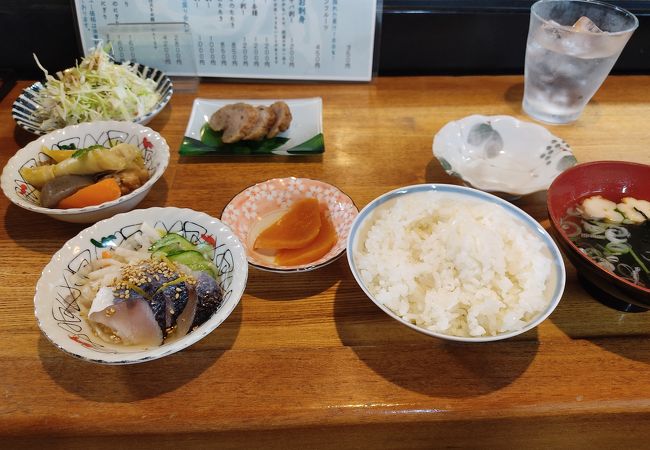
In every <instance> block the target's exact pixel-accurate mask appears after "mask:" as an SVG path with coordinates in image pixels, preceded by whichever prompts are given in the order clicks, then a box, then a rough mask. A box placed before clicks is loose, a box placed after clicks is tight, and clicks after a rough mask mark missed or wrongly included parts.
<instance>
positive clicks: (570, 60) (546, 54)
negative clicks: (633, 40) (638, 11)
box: [523, 0, 639, 124]
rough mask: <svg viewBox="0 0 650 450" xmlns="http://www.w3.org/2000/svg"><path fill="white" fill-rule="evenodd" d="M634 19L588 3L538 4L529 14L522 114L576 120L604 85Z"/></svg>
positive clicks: (556, 0)
mask: <svg viewBox="0 0 650 450" xmlns="http://www.w3.org/2000/svg"><path fill="white" fill-rule="evenodd" d="M638 25H639V21H638V19H637V18H636V17H635V16H634V15H633V14H631V13H630V12H628V11H626V10H624V9H622V8H619V7H617V6H613V5H609V4H607V3H601V2H598V1H589V0H541V1H538V2H537V3H535V4H534V5H533V6H532V8H531V11H530V27H529V29H528V42H527V44H526V64H525V69H524V70H525V72H524V74H525V75H524V78H525V87H524V100H523V109H524V111H525V112H526V113H527V114H528V115H529V116H531V117H533V118H535V119H537V120H540V121H543V122H548V123H556V124H562V123H568V122H572V121H574V120H576V119H577V118H578V117H579V116H580V113H582V110H583V109H584V107H585V105H586V104H587V103H588V102H589V100H590V99H591V97H593V95H594V94H595V93H596V91H597V90H598V88H599V87H600V85H601V84H602V83H603V81H605V78H607V75H608V74H609V72H610V70H611V69H612V66H614V63H615V62H616V60H617V59H618V57H619V55H620V54H621V51H622V50H623V48H624V47H625V44H626V43H627V41H628V40H629V39H630V36H632V33H633V32H634V30H635V29H636V28H637V27H638Z"/></svg>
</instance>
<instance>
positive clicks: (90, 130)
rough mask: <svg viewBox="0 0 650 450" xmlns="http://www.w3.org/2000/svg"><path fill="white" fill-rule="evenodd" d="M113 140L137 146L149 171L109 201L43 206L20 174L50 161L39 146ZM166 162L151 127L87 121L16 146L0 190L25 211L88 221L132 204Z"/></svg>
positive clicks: (165, 153)
mask: <svg viewBox="0 0 650 450" xmlns="http://www.w3.org/2000/svg"><path fill="white" fill-rule="evenodd" d="M116 141H119V142H126V143H129V144H133V145H135V146H136V147H138V148H139V149H140V151H141V152H142V157H143V159H144V164H145V167H146V168H147V170H148V171H149V180H148V181H147V182H146V183H145V184H144V185H142V186H140V187H139V188H138V189H136V190H134V191H133V192H130V193H129V194H127V195H123V196H121V197H120V198H118V199H115V200H112V201H110V202H105V203H102V204H100V205H94V206H87V207H84V208H71V209H59V208H45V207H44V206H41V204H40V201H39V191H38V190H37V189H36V188H35V187H34V186H32V185H30V184H29V183H28V182H27V181H25V179H24V178H23V177H22V175H21V174H20V169H22V168H23V167H33V166H35V165H38V164H42V163H51V162H52V161H51V160H50V158H49V157H48V156H47V155H46V154H45V153H43V152H41V148H42V147H48V148H54V149H61V148H67V147H68V146H70V145H71V144H72V145H74V148H84V147H89V146H91V145H96V144H100V145H104V146H110V143H114V142H116ZM168 165H169V146H168V145H167V141H165V139H164V138H163V137H162V136H161V135H160V134H158V133H156V132H155V131H153V130H152V129H151V128H148V127H145V126H143V125H139V124H137V123H133V122H117V121H104V122H87V123H82V124H79V125H71V126H69V127H65V128H61V129H60V130H56V131H53V132H51V133H49V134H46V135H45V136H42V137H40V138H38V139H36V140H35V141H32V142H30V143H29V144H27V146H25V147H23V148H21V149H20V150H18V151H17V152H16V154H15V155H14V156H12V157H11V159H10V160H9V162H8V163H7V165H6V166H5V168H4V170H3V171H2V179H1V183H2V191H3V192H4V194H5V196H7V198H8V199H9V200H11V202H13V203H14V204H15V205H17V206H20V207H21V208H23V209H26V210H28V211H32V212H35V213H38V214H45V215H47V216H49V217H52V218H53V219H57V220H61V221H64V222H75V223H92V222H96V221H98V220H101V219H106V218H107V217H111V216H113V215H115V214H119V213H123V212H126V211H130V210H132V209H133V208H135V207H136V206H137V205H138V204H139V203H140V202H141V201H142V200H144V198H145V197H146V196H147V194H148V193H149V191H150V190H151V188H152V187H153V185H154V184H155V183H156V181H158V179H160V177H162V175H163V173H164V172H165V170H166V169H167V166H168Z"/></svg>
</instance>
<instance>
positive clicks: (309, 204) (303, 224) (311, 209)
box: [253, 198, 321, 250]
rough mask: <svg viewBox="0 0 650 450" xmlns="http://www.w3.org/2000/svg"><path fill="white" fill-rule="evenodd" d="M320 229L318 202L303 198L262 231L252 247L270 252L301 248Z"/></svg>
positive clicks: (314, 236) (312, 238)
mask: <svg viewBox="0 0 650 450" xmlns="http://www.w3.org/2000/svg"><path fill="white" fill-rule="evenodd" d="M320 228H321V218H320V212H319V207H318V200H317V199H315V198H305V199H302V200H298V201H296V202H295V203H294V204H293V205H291V208H290V209H289V211H287V213H286V214H284V215H283V216H282V217H280V218H279V219H278V220H277V221H276V222H274V223H273V224H272V225H271V226H269V227H268V228H266V229H265V230H263V231H262V232H261V233H260V234H259V236H257V239H256V240H255V244H254V245H253V247H254V248H255V249H258V248H263V249H270V250H279V249H281V248H289V249H291V248H302V247H305V246H306V245H307V244H309V243H310V242H311V241H313V240H314V239H315V238H316V236H318V233H319V231H320Z"/></svg>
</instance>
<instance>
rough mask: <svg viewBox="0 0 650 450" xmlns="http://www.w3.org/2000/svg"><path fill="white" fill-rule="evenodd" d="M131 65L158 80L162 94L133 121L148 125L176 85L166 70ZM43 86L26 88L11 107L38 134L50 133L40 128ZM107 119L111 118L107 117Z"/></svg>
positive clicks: (17, 118)
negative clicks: (39, 94)
mask: <svg viewBox="0 0 650 450" xmlns="http://www.w3.org/2000/svg"><path fill="white" fill-rule="evenodd" d="M131 65H132V66H135V68H136V70H137V72H138V73H139V74H140V76H141V77H142V78H150V79H152V80H154V81H155V82H156V89H155V91H156V92H157V93H158V94H160V100H158V102H157V103H156V104H155V105H154V107H153V108H152V109H151V111H148V112H147V113H146V114H143V115H142V116H139V117H136V118H135V119H133V122H135V123H139V124H140V125H146V124H148V123H149V122H151V120H152V119H153V118H154V117H156V116H157V115H158V113H159V112H160V111H162V110H163V109H164V108H165V106H167V103H169V100H170V99H171V98H172V95H173V93H174V87H173V85H172V81H171V80H170V79H169V77H168V76H167V75H165V73H164V72H161V71H160V70H158V69H154V68H152V67H147V66H144V65H142V64H137V63H131ZM43 87H44V85H43V83H41V82H40V81H38V82H36V83H34V84H32V85H31V86H29V87H27V88H25V90H23V92H22V93H21V94H20V95H19V96H18V98H17V99H16V101H15V102H14V104H13V107H12V108H11V115H12V116H13V118H14V120H15V121H16V123H17V124H18V126H20V127H21V128H23V129H24V130H26V131H29V132H30V133H34V134H38V135H43V134H46V133H48V131H45V130H42V129H41V128H40V125H41V123H42V119H40V118H39V117H38V115H37V112H38V110H39V109H40V108H41V105H40V103H39V102H38V93H39V92H40V91H42V90H43ZM107 120H110V119H108V118H107Z"/></svg>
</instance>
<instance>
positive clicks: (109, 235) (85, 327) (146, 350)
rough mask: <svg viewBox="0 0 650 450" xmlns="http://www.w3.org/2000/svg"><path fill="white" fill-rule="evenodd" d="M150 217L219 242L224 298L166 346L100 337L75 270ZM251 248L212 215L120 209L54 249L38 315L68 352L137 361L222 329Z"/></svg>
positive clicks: (39, 290)
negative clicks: (84, 303)
mask: <svg viewBox="0 0 650 450" xmlns="http://www.w3.org/2000/svg"><path fill="white" fill-rule="evenodd" d="M143 222H146V223H147V224H149V225H151V226H152V227H154V228H155V229H157V230H160V231H163V232H174V233H178V234H181V235H182V236H183V237H185V238H186V239H187V240H189V241H190V242H192V243H194V244H197V243H204V244H205V243H207V244H209V245H210V246H211V247H213V249H214V250H213V251H212V261H213V262H214V264H215V265H216V266H217V267H218V268H219V272H220V275H219V277H218V284H219V285H220V286H221V288H222V292H223V299H224V300H223V302H222V304H221V306H220V307H219V309H218V310H217V311H216V312H215V313H214V314H213V315H212V316H211V317H210V318H209V319H208V320H207V321H206V322H205V323H203V324H202V325H200V326H199V327H198V328H196V329H195V330H193V331H191V332H189V333H188V334H186V335H185V336H183V337H181V338H178V339H176V340H175V341H173V342H170V343H164V344H163V345H161V346H154V347H144V346H136V345H132V346H124V345H119V344H111V343H108V342H106V341H104V340H102V339H100V338H99V337H98V336H96V335H95V334H94V333H93V331H92V330H91V327H90V325H89V323H88V322H87V319H86V317H85V316H84V315H83V314H82V313H81V311H80V310H81V308H80V306H79V304H78V299H79V296H80V290H79V285H80V283H81V282H80V279H79V278H78V277H77V276H75V274H76V273H77V272H78V271H79V270H81V269H83V268H84V267H86V266H87V265H88V264H89V262H90V261H93V260H96V259H98V258H101V257H102V252H103V251H104V250H105V247H106V246H108V245H113V244H115V245H119V244H120V242H122V241H123V240H124V239H126V238H128V237H129V236H131V235H133V234H135V233H139V232H140V231H139V229H140V225H141V224H142V223H143ZM247 278H248V264H247V263H246V253H245V251H244V248H243V246H242V245H241V243H240V242H239V239H237V236H235V235H234V234H233V232H232V231H231V230H230V228H228V227H227V226H225V225H224V224H223V223H222V222H221V221H219V220H218V219H215V218H213V217H210V216H208V215H207V214H204V213H200V212H196V211H192V210H191V209H179V208H149V209H138V210H135V211H130V212H128V213H125V214H118V215H116V216H114V217H111V218H110V219H106V220H102V221H100V222H98V223H96V224H95V225H93V226H91V227H89V228H86V229H85V230H83V231H82V232H81V233H79V234H78V235H77V236H75V237H74V238H72V239H70V240H69V241H68V242H66V243H65V245H64V246H63V247H62V248H61V249H60V250H59V251H58V252H56V253H55V254H54V256H53V257H52V260H51V261H50V262H49V264H48V265H47V266H46V267H45V269H43V273H42V274H41V278H40V280H38V283H37V285H36V295H35V296H34V307H35V311H36V320H37V321H38V325H39V326H40V327H41V330H42V331H43V333H44V334H45V336H46V337H47V338H48V339H49V340H50V341H51V342H52V343H53V344H54V345H55V346H56V347H58V348H59V349H61V350H63V351H64V352H66V353H68V354H70V355H72V356H75V357H78V358H81V359H84V360H86V361H91V362H96V363H102V364H133V363H140V362H144V361H150V360H153V359H157V358H162V357H163V356H167V355H170V354H172V353H175V352H177V351H179V350H182V349H183V348H185V347H187V346H189V345H191V344H193V343H195V342H197V341H199V340H200V339H202V338H203V337H205V336H206V335H208V334H209V333H210V332H212V331H213V330H214V329H215V328H217V327H218V326H219V325H220V324H221V323H222V322H223V321H224V320H225V319H226V318H227V317H228V316H229V315H230V313H231V312H232V311H233V310H234V309H235V307H236V306H237V304H238V303H239V299H240V298H241V296H242V294H243V292H244V288H245V286H246V280H247Z"/></svg>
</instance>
